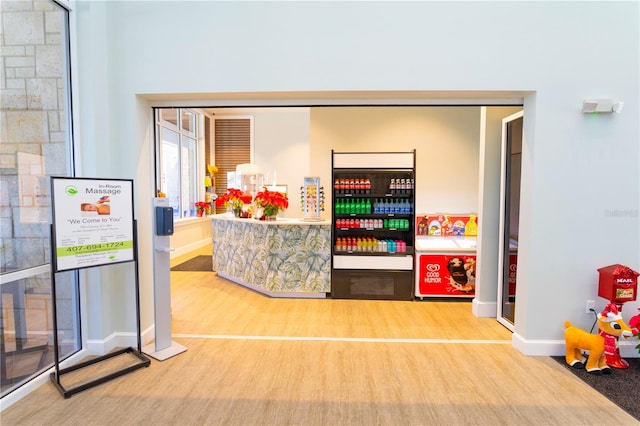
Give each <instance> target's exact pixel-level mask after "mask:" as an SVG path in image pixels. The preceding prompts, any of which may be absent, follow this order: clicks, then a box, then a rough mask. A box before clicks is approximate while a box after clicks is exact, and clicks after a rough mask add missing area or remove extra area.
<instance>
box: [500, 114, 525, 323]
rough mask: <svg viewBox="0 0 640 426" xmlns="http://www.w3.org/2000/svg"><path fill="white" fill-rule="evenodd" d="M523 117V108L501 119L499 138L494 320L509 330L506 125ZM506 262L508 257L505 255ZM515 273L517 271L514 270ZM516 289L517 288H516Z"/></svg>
mask: <svg viewBox="0 0 640 426" xmlns="http://www.w3.org/2000/svg"><path fill="white" fill-rule="evenodd" d="M520 118H522V119H524V110H522V111H518V112H516V113H515V114H511V115H509V116H507V117H505V118H503V119H502V140H501V152H500V198H499V200H500V224H499V227H498V231H499V238H498V292H497V294H496V305H497V306H496V307H497V312H496V320H497V321H498V322H499V323H500V324H502V325H503V326H505V327H506V328H507V329H509V330H510V331H511V332H513V331H514V329H515V323H516V322H515V316H514V320H513V323H512V322H510V321H507V320H506V319H505V318H504V316H503V291H504V287H505V285H506V286H508V285H509V283H508V282H507V283H506V284H505V282H504V273H503V271H504V262H505V256H504V253H505V222H506V209H505V202H506V195H507V194H506V191H507V182H506V171H507V125H508V124H509V123H510V122H512V121H515V120H517V119H520ZM506 260H507V262H508V260H509V259H508V257H507V259H506ZM516 273H517V272H516ZM516 291H517V290H516Z"/></svg>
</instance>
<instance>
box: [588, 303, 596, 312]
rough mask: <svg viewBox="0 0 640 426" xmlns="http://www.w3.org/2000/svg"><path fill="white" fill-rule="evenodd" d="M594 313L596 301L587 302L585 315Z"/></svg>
mask: <svg viewBox="0 0 640 426" xmlns="http://www.w3.org/2000/svg"><path fill="white" fill-rule="evenodd" d="M595 311H596V301H595V300H587V308H586V313H588V314H590V313H592V312H595Z"/></svg>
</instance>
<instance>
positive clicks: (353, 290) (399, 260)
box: [331, 150, 416, 300]
mask: <svg viewBox="0 0 640 426" xmlns="http://www.w3.org/2000/svg"><path fill="white" fill-rule="evenodd" d="M331 154H332V182H333V197H332V227H331V239H332V245H333V255H332V272H331V296H332V297H333V298H340V299H347V298H348V299H385V300H412V299H413V296H414V293H413V277H414V270H413V265H414V262H413V254H414V235H415V229H414V227H415V212H414V210H415V158H416V153H415V150H413V151H411V152H333V151H332V153H331Z"/></svg>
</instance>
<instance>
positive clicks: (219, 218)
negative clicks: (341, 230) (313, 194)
mask: <svg viewBox="0 0 640 426" xmlns="http://www.w3.org/2000/svg"><path fill="white" fill-rule="evenodd" d="M211 220H212V227H213V269H214V270H215V271H216V272H217V273H218V275H219V276H221V277H223V278H226V279H228V280H231V281H233V282H236V283H238V284H241V285H244V286H246V287H249V288H252V289H254V290H256V291H259V292H261V293H264V294H267V295H269V296H273V297H326V295H327V293H330V292H331V226H330V223H329V222H328V221H322V222H304V221H301V220H296V219H281V218H278V220H277V221H259V220H255V219H239V218H235V217H232V216H231V215H230V214H227V213H225V214H219V215H215V216H211Z"/></svg>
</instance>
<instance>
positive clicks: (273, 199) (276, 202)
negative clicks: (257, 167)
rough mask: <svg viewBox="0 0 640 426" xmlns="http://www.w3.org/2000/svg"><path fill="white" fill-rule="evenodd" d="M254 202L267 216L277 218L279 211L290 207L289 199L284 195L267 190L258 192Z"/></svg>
mask: <svg viewBox="0 0 640 426" xmlns="http://www.w3.org/2000/svg"><path fill="white" fill-rule="evenodd" d="M254 201H255V203H256V205H257V206H258V207H262V209H263V211H264V215H265V216H275V215H277V214H278V211H280V210H284V209H286V208H287V207H289V199H288V198H287V197H286V196H285V195H284V194H282V193H281V192H276V191H269V190H268V189H267V188H265V189H264V191H261V192H258V193H257V194H256V198H255V200H254Z"/></svg>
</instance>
